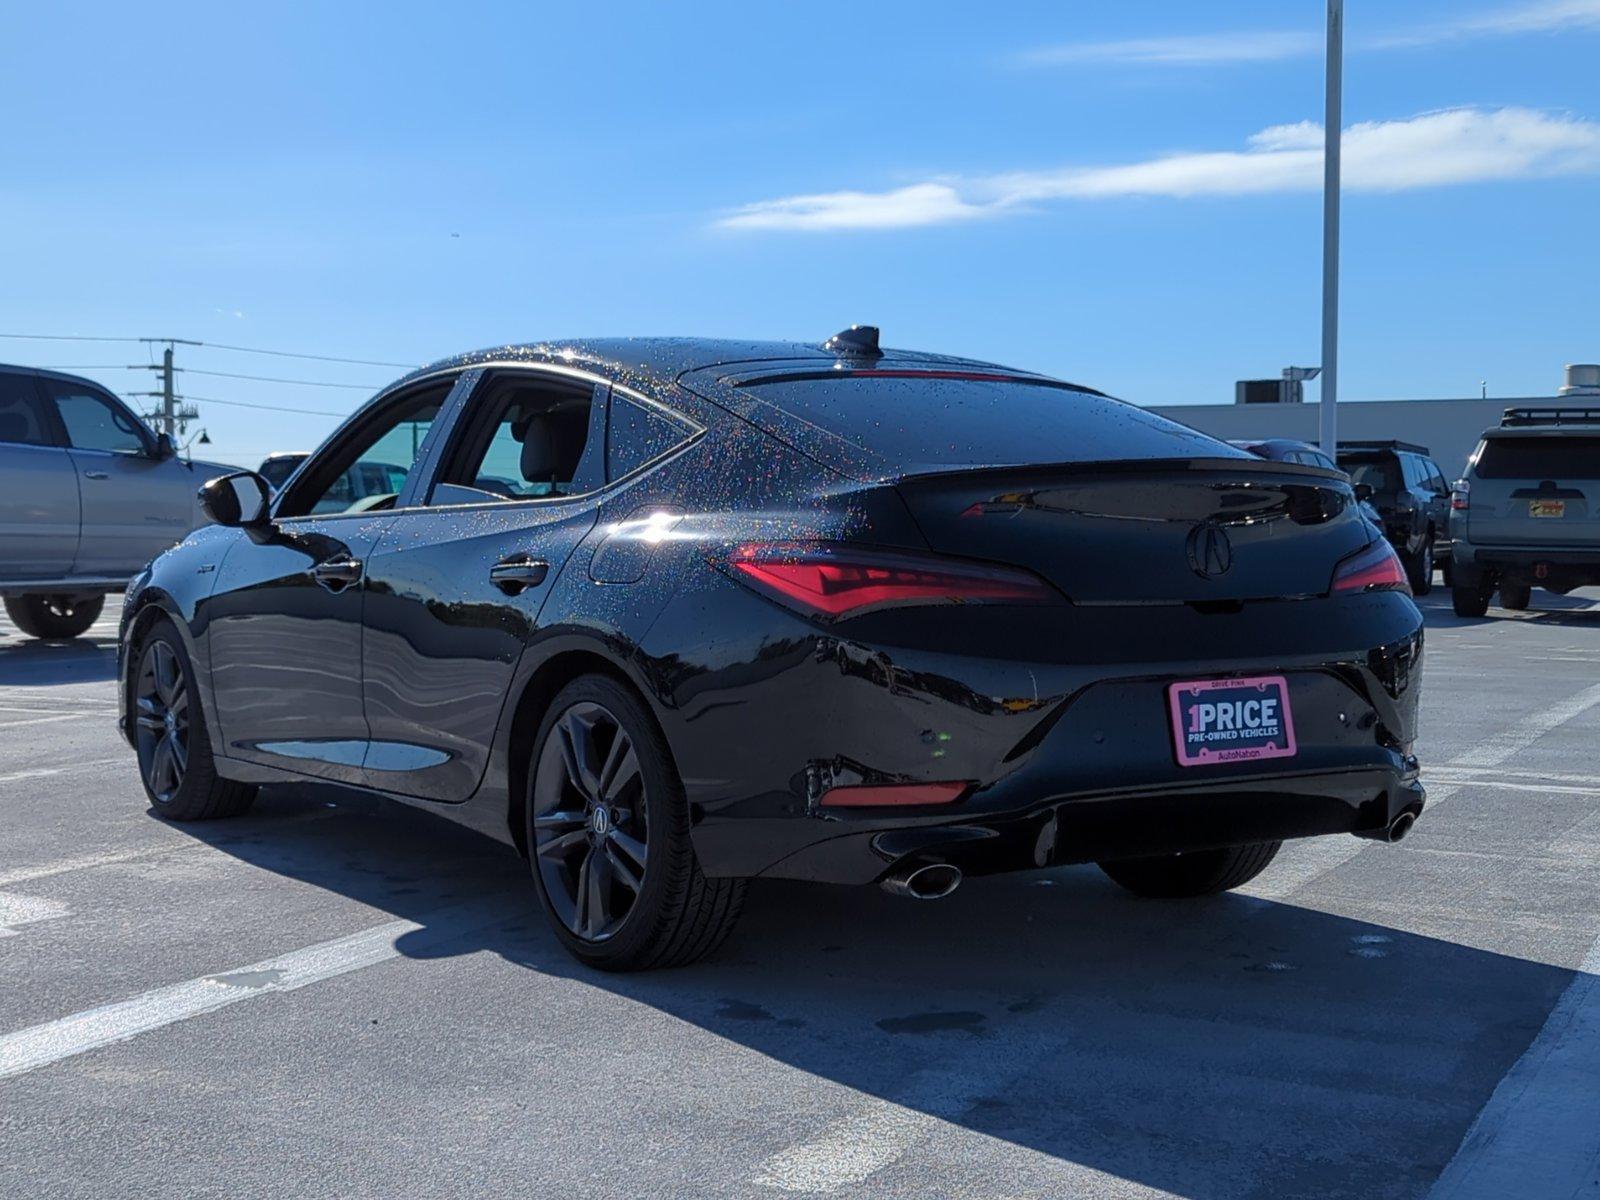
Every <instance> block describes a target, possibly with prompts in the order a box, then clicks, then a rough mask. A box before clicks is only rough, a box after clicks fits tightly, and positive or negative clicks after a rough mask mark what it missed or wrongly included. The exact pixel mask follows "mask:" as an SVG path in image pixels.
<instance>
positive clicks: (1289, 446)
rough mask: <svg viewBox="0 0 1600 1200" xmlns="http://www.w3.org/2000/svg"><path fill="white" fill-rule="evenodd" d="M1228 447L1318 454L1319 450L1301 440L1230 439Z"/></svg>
mask: <svg viewBox="0 0 1600 1200" xmlns="http://www.w3.org/2000/svg"><path fill="white" fill-rule="evenodd" d="M1228 445H1230V446H1238V447H1239V448H1240V449H1243V450H1258V449H1262V448H1267V449H1272V450H1311V451H1315V452H1316V453H1318V454H1321V453H1322V451H1321V450H1318V449H1317V448H1316V447H1315V446H1313V445H1312V444H1311V443H1310V442H1302V441H1301V440H1300V439H1299V438H1230V439H1228Z"/></svg>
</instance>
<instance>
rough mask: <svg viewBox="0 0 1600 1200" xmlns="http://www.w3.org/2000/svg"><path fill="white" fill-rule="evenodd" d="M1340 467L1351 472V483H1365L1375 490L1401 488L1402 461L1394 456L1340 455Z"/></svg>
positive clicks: (1393, 490)
mask: <svg viewBox="0 0 1600 1200" xmlns="http://www.w3.org/2000/svg"><path fill="white" fill-rule="evenodd" d="M1339 469H1340V470H1342V471H1347V472H1349V474H1350V482H1351V483H1364V484H1366V485H1367V486H1368V487H1369V488H1371V489H1372V490H1373V491H1375V492H1398V491H1399V490H1400V487H1401V484H1400V463H1399V462H1398V461H1397V460H1396V459H1393V458H1389V457H1384V458H1367V459H1361V458H1349V457H1347V456H1345V455H1342V454H1341V455H1340V456H1339Z"/></svg>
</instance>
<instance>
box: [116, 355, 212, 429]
mask: <svg viewBox="0 0 1600 1200" xmlns="http://www.w3.org/2000/svg"><path fill="white" fill-rule="evenodd" d="M139 340H140V341H141V342H147V343H151V344H155V343H160V344H161V345H162V346H163V347H164V349H163V350H162V351H161V365H160V366H159V367H158V366H156V365H155V364H154V363H151V364H149V365H148V366H146V365H145V364H142V363H141V364H138V365H139V366H140V367H141V368H142V369H144V370H147V371H159V372H160V373H161V390H160V391H159V392H129V393H128V395H130V396H154V397H157V398H159V399H160V401H161V407H160V409H158V410H157V411H155V412H153V413H145V414H143V415H144V419H145V420H146V421H155V422H156V423H157V424H159V425H160V426H161V429H160V432H162V433H164V434H166V435H167V437H169V438H171V439H172V441H173V443H174V444H176V443H177V440H178V436H179V434H180V433H182V432H183V430H184V429H186V428H187V427H188V424H189V422H190V421H193V420H196V419H197V418H198V417H199V416H200V413H199V410H198V409H196V408H195V407H194V405H192V404H185V405H181V406H180V405H179V404H178V401H179V400H181V399H183V397H182V396H180V395H179V394H178V382H177V374H178V368H177V367H174V366H173V365H172V352H173V348H174V347H176V346H198V345H201V343H200V342H191V341H190V340H189V339H188V338H140V339H139Z"/></svg>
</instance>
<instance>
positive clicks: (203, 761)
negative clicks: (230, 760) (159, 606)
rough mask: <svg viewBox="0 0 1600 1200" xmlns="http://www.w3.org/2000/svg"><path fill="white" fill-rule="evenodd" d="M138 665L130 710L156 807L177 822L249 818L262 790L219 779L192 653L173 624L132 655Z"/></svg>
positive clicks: (150, 633) (152, 632) (155, 630)
mask: <svg viewBox="0 0 1600 1200" xmlns="http://www.w3.org/2000/svg"><path fill="white" fill-rule="evenodd" d="M129 661H130V662H133V663H136V664H138V665H137V669H136V670H135V671H134V672H133V675H132V680H131V683H130V685H129V694H128V710H129V715H130V719H131V721H132V733H133V745H134V749H135V750H136V751H137V752H138V756H139V781H140V782H141V783H143V784H144V790H145V795H147V796H148V797H149V798H150V806H151V807H152V808H154V809H155V810H156V812H157V813H159V814H160V815H161V816H163V817H165V818H167V819H168V820H171V821H209V820H214V819H215V818H218V817H236V816H239V815H240V814H241V813H243V812H246V811H247V810H248V809H249V808H250V805H251V804H252V803H253V802H254V800H255V797H256V785H255V784H253V783H241V782H239V781H238V780H234V779H224V778H223V777H222V776H220V775H218V774H217V764H216V760H215V759H214V758H213V757H212V754H211V739H210V736H209V735H208V733H207V731H206V717H205V711H204V709H203V708H202V706H201V704H200V694H199V692H198V691H197V690H196V688H195V684H194V669H193V667H192V666H191V665H190V663H189V654H188V651H187V650H186V649H185V648H184V645H183V640H182V638H180V637H179V635H178V631H177V630H176V629H175V628H173V626H172V623H171V622H170V621H167V620H165V619H160V620H157V621H156V622H155V624H154V625H152V626H150V627H149V628H147V629H146V630H145V632H144V636H143V637H142V638H139V639H137V640H135V641H134V642H133V643H132V646H131V647H130V649H129Z"/></svg>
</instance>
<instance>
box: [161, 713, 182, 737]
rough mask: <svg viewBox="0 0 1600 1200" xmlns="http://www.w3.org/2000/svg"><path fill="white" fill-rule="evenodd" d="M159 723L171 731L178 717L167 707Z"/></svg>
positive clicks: (175, 727) (176, 725) (174, 727)
mask: <svg viewBox="0 0 1600 1200" xmlns="http://www.w3.org/2000/svg"><path fill="white" fill-rule="evenodd" d="M161 723H162V724H163V725H165V726H166V727H167V732H168V733H171V732H172V731H173V730H175V729H177V727H178V718H177V716H176V715H174V714H173V713H172V711H171V710H170V709H169V710H168V711H167V712H166V713H165V714H163V715H162V717H161Z"/></svg>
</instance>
